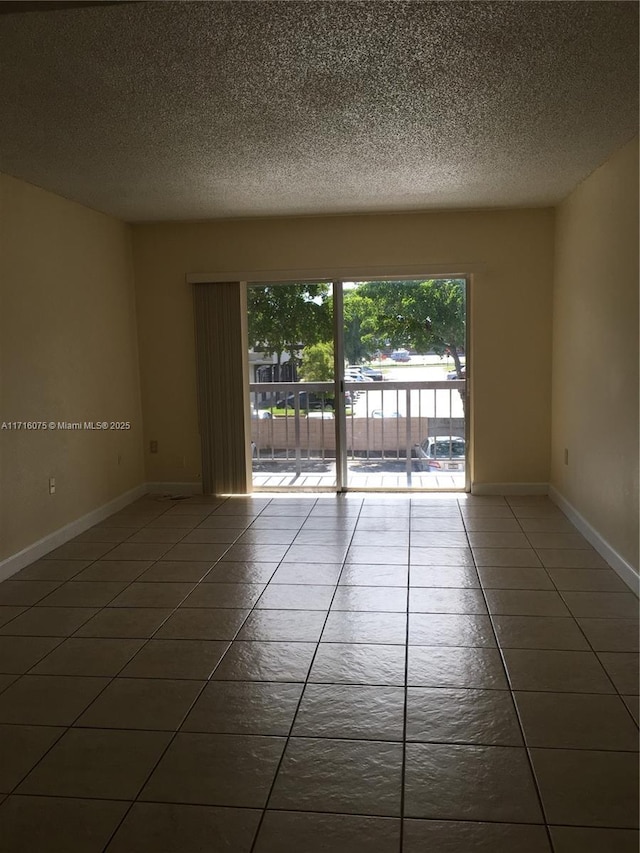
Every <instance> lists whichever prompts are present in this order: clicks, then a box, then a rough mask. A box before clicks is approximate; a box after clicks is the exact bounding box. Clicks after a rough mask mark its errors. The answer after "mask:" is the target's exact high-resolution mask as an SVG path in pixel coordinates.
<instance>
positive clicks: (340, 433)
mask: <svg viewBox="0 0 640 853" xmlns="http://www.w3.org/2000/svg"><path fill="white" fill-rule="evenodd" d="M466 305H467V282H466V280H465V279H463V278H451V279H426V278H425V279H412V280H385V281H351V282H348V281H340V282H333V283H330V282H312V283H310V282H288V283H275V284H260V285H251V286H250V287H249V290H248V329H249V340H248V345H249V370H250V395H251V431H252V443H251V451H252V457H253V458H252V470H253V486H254V488H255V489H263V488H267V489H268V488H279V489H294V488H303V489H330V490H340V491H344V490H346V489H384V490H390V489H436V490H451V489H465V488H466V487H467V483H468V462H467V458H468V453H467V444H468V442H467V427H466V421H467V414H468V411H467V410H468V395H467V383H466V371H467V341H466Z"/></svg>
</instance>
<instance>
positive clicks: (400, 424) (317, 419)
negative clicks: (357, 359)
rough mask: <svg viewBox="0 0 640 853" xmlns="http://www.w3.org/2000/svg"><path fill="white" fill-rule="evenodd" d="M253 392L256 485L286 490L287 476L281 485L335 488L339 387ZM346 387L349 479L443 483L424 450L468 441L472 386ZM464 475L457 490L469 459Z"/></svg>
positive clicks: (275, 387) (299, 385) (276, 386)
mask: <svg viewBox="0 0 640 853" xmlns="http://www.w3.org/2000/svg"><path fill="white" fill-rule="evenodd" d="M249 387H250V393H251V409H252V443H253V470H254V483H255V484H256V485H265V484H267V482H266V481H267V480H271V481H272V482H273V484H278V482H277V481H278V477H279V476H280V477H281V479H283V480H284V481H286V482H282V483H280V484H281V485H295V484H296V483H301V480H304V485H310V486H322V485H326V486H334V485H335V484H336V428H335V427H336V423H335V401H334V397H335V386H334V383H333V382H280V383H272V382H264V383H255V384H251V385H250V386H249ZM343 387H344V393H345V414H346V417H345V430H344V434H343V443H344V447H345V453H346V457H347V461H348V478H349V480H351V479H352V478H354V479H357V478H358V477H362V476H363V475H364V474H366V473H367V472H368V473H369V475H370V478H371V476H372V475H373V474H376V475H378V476H379V477H385V476H387V475H389V476H391V475H393V476H398V475H402V476H403V477H404V478H406V482H405V483H404V485H413V486H415V485H416V484H417V485H419V486H420V487H424V486H425V485H428V484H429V482H433V484H434V485H436V481H435V475H434V473H433V471H429V470H428V468H426V470H425V467H426V466H424V465H423V464H421V462H420V459H419V458H418V452H417V450H416V445H419V444H420V443H421V442H423V441H424V440H425V439H426V438H427V437H428V436H433V437H435V436H459V437H462V438H464V436H465V419H464V402H463V400H464V393H465V380H455V381H451V380H446V381H420V382H386V381H385V382H345V383H344V386H343ZM427 474H429V475H431V476H425V475H427ZM457 474H458V475H459V476H457V480H456V482H455V485H456V486H457V487H458V488H460V487H462V486H464V461H462V462H461V464H460V466H459V471H458V472H457ZM416 481H417V482H416ZM301 484H302V483H301ZM344 485H347V484H344ZM448 485H449V486H451V483H448ZM436 487H437V486H436Z"/></svg>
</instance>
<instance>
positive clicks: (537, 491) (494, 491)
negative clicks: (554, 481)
mask: <svg viewBox="0 0 640 853" xmlns="http://www.w3.org/2000/svg"><path fill="white" fill-rule="evenodd" d="M548 492H549V484H548V483H472V484H471V494H472V495H546V494H548Z"/></svg>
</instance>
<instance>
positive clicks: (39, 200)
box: [0, 176, 144, 559]
mask: <svg viewBox="0 0 640 853" xmlns="http://www.w3.org/2000/svg"><path fill="white" fill-rule="evenodd" d="M0 216H1V218H2V223H3V224H2V240H3V245H2V246H1V247H0V249H1V251H0V264H1V266H0V286H1V290H0V296H1V302H0V323H1V328H0V346H1V360H0V364H1V365H2V374H1V376H0V382H1V384H0V420H2V421H24V420H33V421H36V420H37V421H40V420H44V421H47V422H48V421H50V420H53V421H56V422H57V421H63V420H64V421H85V420H87V421H91V420H93V421H95V420H106V421H112V420H118V421H131V423H132V429H131V430H130V431H126V432H115V431H107V432H101V431H100V432H89V431H82V432H64V431H58V430H56V431H49V430H48V431H46V432H28V431H18V432H13V431H8V430H1V431H0V465H1V471H0V475H1V482H2V491H1V495H0V524H1V527H0V543H1V544H0V559H2V558H3V557H7V556H9V555H12V554H14V553H17V552H18V551H20V550H21V549H22V548H24V547H26V546H28V545H30V544H32V543H34V542H35V541H37V540H38V539H40V538H42V537H44V536H46V535H47V534H48V533H51V532H53V531H55V530H57V529H59V528H60V527H62V526H64V525H65V524H68V523H69V522H71V521H74V520H76V519H77V518H79V517H81V516H82V515H84V514H85V513H87V512H89V511H91V510H92V509H95V508H98V507H100V506H102V505H103V504H105V503H107V502H108V501H109V500H111V499H113V498H115V497H117V496H118V495H120V494H122V493H124V492H126V491H128V490H129V489H131V488H133V487H134V486H136V485H138V484H140V483H141V482H142V481H143V480H144V470H143V460H142V453H141V450H142V442H141V434H142V417H141V408H140V393H139V376H138V357H137V342H136V325H135V301H134V294H133V276H132V263H131V234H130V229H129V227H128V226H126V225H123V224H122V223H120V222H117V221H116V220H114V219H111V218H110V217H108V216H104V215H102V214H100V213H95V212H94V211H92V210H88V209H87V208H85V207H82V206H81V205H79V204H75V203H73V202H69V201H66V200H65V199H62V198H60V197H59V196H56V195H53V194H51V193H47V192H44V191H43V190H40V189H38V188H36V187H34V186H31V185H29V184H26V183H23V182H21V181H18V180H15V179H13V178H9V177H6V176H0ZM118 460H120V461H118ZM49 477H55V478H56V486H57V493H56V494H55V495H49V488H48V482H49Z"/></svg>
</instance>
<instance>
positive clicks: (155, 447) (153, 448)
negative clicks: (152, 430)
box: [149, 440, 158, 453]
mask: <svg viewBox="0 0 640 853" xmlns="http://www.w3.org/2000/svg"><path fill="white" fill-rule="evenodd" d="M157 452H158V442H157V441H154V440H152V441H150V442H149V453H157Z"/></svg>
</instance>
